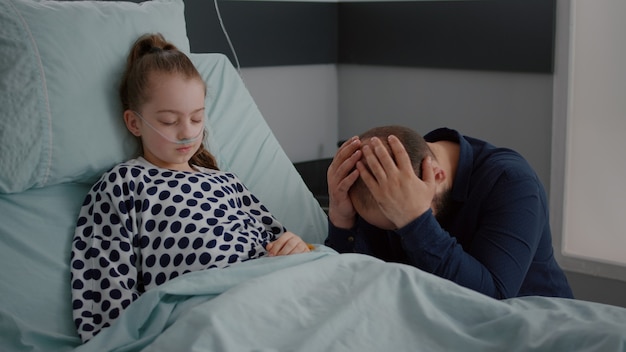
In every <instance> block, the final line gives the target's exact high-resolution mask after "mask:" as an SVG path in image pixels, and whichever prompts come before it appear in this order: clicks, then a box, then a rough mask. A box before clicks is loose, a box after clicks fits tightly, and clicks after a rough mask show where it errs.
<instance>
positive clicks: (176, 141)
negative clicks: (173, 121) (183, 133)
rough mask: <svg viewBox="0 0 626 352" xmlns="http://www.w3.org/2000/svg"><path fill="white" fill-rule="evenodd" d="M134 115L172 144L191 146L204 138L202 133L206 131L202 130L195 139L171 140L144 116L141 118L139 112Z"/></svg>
mask: <svg viewBox="0 0 626 352" xmlns="http://www.w3.org/2000/svg"><path fill="white" fill-rule="evenodd" d="M133 113H134V114H135V115H137V116H139V118H140V119H141V121H143V122H144V123H145V124H146V125H148V126H149V127H150V128H152V129H153V130H154V132H156V133H158V134H159V135H161V137H163V138H165V139H167V140H168V141H170V142H172V143H175V144H191V143H193V142H195V141H197V140H198V139H200V138H202V133H203V132H204V130H203V129H202V128H201V129H200V132H198V134H197V135H196V136H195V137H193V138H185V139H173V138H170V137H168V136H166V135H165V134H163V133H162V132H161V131H159V130H158V129H157V128H156V127H154V126H152V124H150V122H148V121H147V120H146V119H144V118H143V116H141V114H140V113H138V112H137V111H133Z"/></svg>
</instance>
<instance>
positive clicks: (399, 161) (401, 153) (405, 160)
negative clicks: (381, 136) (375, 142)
mask: <svg viewBox="0 0 626 352" xmlns="http://www.w3.org/2000/svg"><path fill="white" fill-rule="evenodd" d="M387 141H388V142H389V146H390V147H391V152H392V153H393V157H394V159H395V162H396V165H397V166H398V168H399V169H400V170H404V171H410V172H414V171H413V165H412V164H411V158H410V157H409V154H408V153H407V152H406V149H405V148H404V145H402V142H400V140H399V139H398V137H396V136H394V135H391V136H389V137H387Z"/></svg>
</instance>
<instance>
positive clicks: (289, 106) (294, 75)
mask: <svg viewBox="0 0 626 352" xmlns="http://www.w3.org/2000/svg"><path fill="white" fill-rule="evenodd" d="M241 74H242V77H243V80H244V82H245V84H246V87H247V88H248V90H249V91H250V94H251V95H252V97H253V98H254V100H255V102H256V103H257V106H258V107H259V110H260V111H261V113H262V114H263V116H264V117H265V120H266V121H267V123H268V125H269V126H270V128H271V129H272V131H273V132H274V134H275V135H276V138H277V139H278V141H279V142H280V144H281V145H282V147H283V149H284V150H285V151H286V153H287V156H289V159H290V160H291V161H292V162H300V161H307V160H314V159H321V158H328V157H332V156H333V155H334V154H335V151H336V149H337V138H338V137H337V126H338V114H337V106H338V105H337V104H338V103H337V101H338V98H339V95H338V93H337V67H336V65H303V66H278V67H260V68H244V69H242V70H241Z"/></svg>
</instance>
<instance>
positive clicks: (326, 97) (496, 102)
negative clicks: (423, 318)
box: [242, 0, 626, 307]
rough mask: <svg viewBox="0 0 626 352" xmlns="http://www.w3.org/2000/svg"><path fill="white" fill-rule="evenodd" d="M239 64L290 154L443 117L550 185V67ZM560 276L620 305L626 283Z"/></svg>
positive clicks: (307, 156) (579, 292) (325, 152)
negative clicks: (521, 160)
mask: <svg viewBox="0 0 626 352" xmlns="http://www.w3.org/2000/svg"><path fill="white" fill-rule="evenodd" d="M559 1H560V0H559ZM557 11H559V7H558V6H557ZM558 15H563V14H558ZM242 74H243V78H244V80H245V81H246V84H247V86H248V89H249V90H250V91H251V94H252V95H253V97H254V98H255V100H256V101H257V104H258V105H259V108H260V109H261V111H262V112H263V114H264V116H265V117H266V119H267V121H268V124H269V125H270V127H271V128H272V129H273V130H274V132H275V133H276V135H277V138H278V139H279V141H280V142H281V144H282V145H283V147H284V148H285V150H286V151H287V154H288V155H289V156H290V158H292V161H294V162H297V161H304V160H312V159H316V158H324V157H330V156H332V153H333V151H334V150H335V145H334V144H335V142H336V141H337V140H341V139H345V138H348V137H350V136H352V135H354V134H358V133H360V132H362V131H363V130H365V129H367V128H370V127H373V126H376V125H380V124H390V123H397V124H403V125H407V126H410V127H412V128H414V129H416V130H418V131H420V132H426V131H429V130H431V129H433V128H436V127H440V126H449V127H452V128H455V129H458V130H460V131H461V132H462V133H465V134H468V135H472V136H475V137H478V138H483V139H486V140H489V141H491V142H493V143H495V144H497V145H500V146H506V147H511V148H514V149H516V150H518V151H520V152H521V153H522V154H523V155H524V156H525V157H526V158H528V160H529V161H530V163H531V164H532V165H533V166H534V167H535V169H536V170H537V172H538V174H539V176H540V178H541V179H542V181H543V182H544V184H545V185H546V188H549V185H550V169H551V160H550V150H551V143H552V140H551V139H552V114H553V84H554V82H553V81H554V76H553V74H552V73H536V72H535V73H528V72H506V71H491V70H463V69H445V68H418V67H400V66H380V65H356V64H341V63H340V64H338V65H301V66H282V67H255V68H244V69H242ZM335 93H336V96H334V95H333V94H335ZM312 119H315V120H314V121H316V122H315V124H314V125H313V126H312V125H310V121H312ZM548 191H549V189H548ZM557 250H558V249H557ZM567 276H568V278H569V280H570V283H571V285H572V287H573V289H574V292H575V294H576V296H577V298H579V299H584V300H589V301H596V302H601V303H608V304H614V305H619V306H624V307H626V295H624V292H626V283H624V282H622V281H618V280H611V279H606V278H602V277H598V276H594V275H587V274H582V273H577V272H567Z"/></svg>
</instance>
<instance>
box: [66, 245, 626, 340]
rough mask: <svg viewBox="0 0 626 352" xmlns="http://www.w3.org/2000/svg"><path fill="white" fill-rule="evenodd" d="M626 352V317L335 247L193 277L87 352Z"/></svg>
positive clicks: (130, 313) (142, 306)
mask: <svg viewBox="0 0 626 352" xmlns="http://www.w3.org/2000/svg"><path fill="white" fill-rule="evenodd" d="M141 349H144V350H146V351H481V352H484V351H503V350H506V351H626V309H622V308H618V307H613V306H608V305H602V304H597V303H590V302H583V301H576V300H567V299H555V298H539V297H527V298H516V299H511V300H506V301H497V300H494V299H491V298H489V297H486V296H483V295H481V294H479V293H476V292H473V291H470V290H467V289H465V288H462V287H460V286H458V285H456V284H454V283H452V282H449V281H447V280H443V279H440V278H437V277H435V276H433V275H430V274H427V273H424V272H422V271H420V270H417V269H415V268H412V267H409V266H405V265H400V264H390V263H384V262H381V261H379V260H377V259H374V258H372V257H367V256H363V255H357V254H353V255H352V254H350V255H348V254H343V255H338V254H335V253H333V252H331V251H329V250H325V249H324V248H323V247H322V248H321V249H318V250H317V251H315V252H312V253H308V254H300V255H293V256H287V257H276V258H262V259H258V260H254V261H249V262H246V263H241V264H236V265H234V266H232V267H230V268H227V269H222V270H206V271H201V272H195V273H191V274H188V275H184V276H182V277H179V278H177V279H175V280H172V281H170V282H168V283H166V284H165V285H163V286H161V287H159V288H158V289H155V290H153V291H149V292H147V293H145V294H144V295H143V296H142V297H141V298H140V299H139V300H138V301H136V302H135V303H133V304H131V305H130V306H129V308H128V309H127V311H126V312H125V314H123V315H122V316H121V317H120V319H119V320H118V321H117V323H116V324H115V325H114V326H112V327H110V328H108V329H105V330H103V331H102V332H101V333H100V334H99V335H98V336H96V337H95V338H94V339H92V340H91V341H89V342H88V343H87V344H85V345H83V346H81V347H80V348H79V349H78V350H79V351H94V350H98V351H104V350H111V351H130V350H141Z"/></svg>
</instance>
